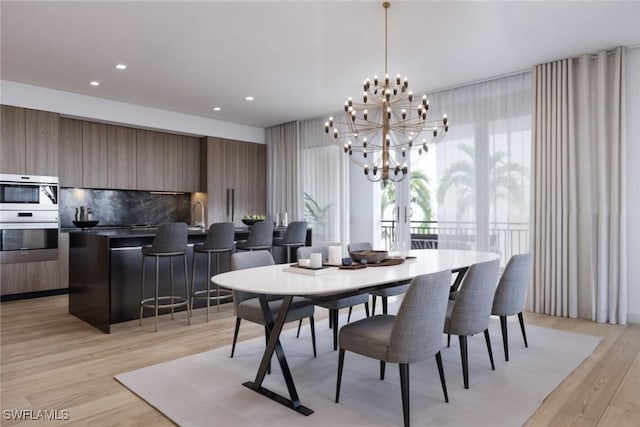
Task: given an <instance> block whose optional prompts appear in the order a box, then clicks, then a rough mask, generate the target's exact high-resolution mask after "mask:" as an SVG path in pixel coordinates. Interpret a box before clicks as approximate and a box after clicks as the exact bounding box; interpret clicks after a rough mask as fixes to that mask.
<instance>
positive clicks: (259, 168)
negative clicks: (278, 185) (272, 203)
mask: <svg viewBox="0 0 640 427" xmlns="http://www.w3.org/2000/svg"><path fill="white" fill-rule="evenodd" d="M266 162H267V159H266V147H265V146H264V145H262V144H253V143H249V142H241V141H234V140H228V139H223V138H211V137H210V138H207V204H208V212H209V214H208V223H212V222H219V221H233V222H234V223H236V224H237V225H243V224H242V221H241V219H242V217H243V216H244V215H247V214H260V215H264V214H266V208H267V206H266V188H267V187H266V185H267V184H266V181H267V176H266Z"/></svg>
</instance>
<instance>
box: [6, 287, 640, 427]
mask: <svg viewBox="0 0 640 427" xmlns="http://www.w3.org/2000/svg"><path fill="white" fill-rule="evenodd" d="M323 317H326V312H320V313H319V316H317V318H318V320H321V319H322V318H323ZM525 318H526V323H528V324H535V325H540V326H545V327H550V328H556V329H562V330H567V331H573V332H578V333H583V334H590V335H596V336H601V337H603V338H604V339H603V340H602V342H601V343H600V345H599V346H598V347H597V348H596V350H595V352H594V354H593V355H591V356H590V357H589V358H588V359H587V360H585V361H584V362H583V363H582V364H581V365H580V366H579V367H578V368H577V369H576V370H575V371H574V372H573V373H572V374H571V375H570V376H569V377H568V378H567V379H566V380H565V381H564V382H563V383H562V384H561V385H560V386H559V387H558V388H557V389H556V390H555V391H554V392H553V393H551V394H550V395H549V396H548V397H547V399H546V400H545V401H544V402H543V404H542V405H541V406H540V408H539V409H538V410H537V411H536V412H535V413H534V414H533V415H532V416H531V418H530V419H529V421H528V422H527V424H526V425H527V426H616V427H617V426H634V427H637V426H639V425H640V325H628V326H616V325H606V324H604V325H603V324H597V323H593V322H590V321H585V320H576V319H565V318H557V317H550V316H542V315H536V314H531V313H526V314H525ZM234 321H235V317H234V316H233V311H232V308H231V307H230V306H229V305H226V306H223V307H222V309H221V311H220V312H219V313H217V312H216V310H215V309H212V310H211V320H210V322H209V323H206V322H205V313H204V311H203V310H197V311H196V312H195V313H194V317H193V319H192V324H191V326H187V322H186V316H185V314H184V313H181V314H177V315H176V318H175V320H173V321H172V320H170V319H169V317H168V316H163V317H162V319H161V322H160V326H159V329H160V330H159V332H157V333H155V332H153V320H152V319H145V321H144V323H143V326H142V327H141V328H139V327H138V326H137V322H127V323H123V324H119V325H117V327H116V331H115V332H113V333H112V334H110V335H107V334H104V333H102V332H100V331H98V330H97V329H95V328H93V327H91V326H89V325H88V324H86V323H84V322H82V321H81V320H79V319H77V318H75V317H74V316H72V315H70V314H68V307H67V296H66V295H60V296H55V297H47V298H39V299H34V300H24V301H13V302H5V303H2V304H1V305H0V322H1V324H0V327H1V352H0V357H1V359H0V362H1V365H0V366H1V372H0V387H1V394H0V397H1V402H2V410H3V411H4V410H7V409H14V410H19V409H33V410H67V411H68V415H69V419H68V420H67V421H57V422H55V423H53V422H49V424H47V425H62V424H70V425H92V426H114V425H118V426H119V425H122V426H147V425H154V426H162V425H172V424H171V422H170V421H169V420H167V419H166V418H164V417H163V416H162V415H161V414H160V413H159V412H157V411H156V410H155V409H153V408H152V407H151V406H149V405H147V404H146V403H145V402H144V401H142V400H140V399H139V398H138V397H136V396H135V395H134V394H132V393H131V392H130V391H129V390H127V389H126V388H124V387H123V386H121V385H120V384H119V383H118V382H117V381H115V380H114V379H113V376H114V375H116V374H119V373H122V372H126V371H130V370H133V369H137V368H142V367H145V366H149V365H152V364H156V363H160V362H164V361H168V360H172V359H176V358H178V357H182V356H186V355H190V354H194V353H199V352H203V351H207V350H210V349H212V348H216V347H220V346H226V345H229V344H230V343H231V338H232V335H233V326H234ZM319 327H326V324H324V323H321V324H320V325H319ZM262 334H263V329H262V327H260V326H257V325H252V324H249V323H248V322H243V325H242V327H241V328H240V338H239V339H240V340H244V339H248V338H253V337H256V336H261V335H262ZM567 345H571V343H567ZM496 354H497V355H498V356H497V357H501V356H502V352H501V351H500V350H499V349H498V348H496ZM4 415H5V413H4V412H3V418H2V425H22V424H24V422H17V421H13V420H6V419H5V416H4ZM31 424H34V425H45V424H43V423H38V422H36V423H33V422H32V423H31Z"/></svg>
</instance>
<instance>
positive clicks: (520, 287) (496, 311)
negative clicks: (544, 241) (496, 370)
mask: <svg viewBox="0 0 640 427" xmlns="http://www.w3.org/2000/svg"><path fill="white" fill-rule="evenodd" d="M530 270H531V254H528V253H527V254H520V255H514V256H512V257H511V259H510V260H509V262H508V263H507V266H506V267H505V269H504V272H503V273H502V276H500V282H498V287H497V289H496V293H495V296H494V298H493V307H492V308H491V314H493V315H494V316H500V327H501V329H502V344H503V346H504V358H505V360H506V361H507V362H508V361H509V345H508V338H507V316H513V315H515V314H517V315H518V320H519V321H520V330H521V331H522V338H523V340H524V346H525V347H529V345H528V344H527V333H526V332H525V330H524V319H523V318H522V310H523V309H524V303H525V298H526V295H527V288H528V286H529V273H530Z"/></svg>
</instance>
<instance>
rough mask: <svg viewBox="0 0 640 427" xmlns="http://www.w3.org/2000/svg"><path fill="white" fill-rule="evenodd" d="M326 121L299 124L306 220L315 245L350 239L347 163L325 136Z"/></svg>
mask: <svg viewBox="0 0 640 427" xmlns="http://www.w3.org/2000/svg"><path fill="white" fill-rule="evenodd" d="M325 120H326V119H323V118H317V119H311V120H306V121H302V122H300V170H301V182H302V191H303V197H304V216H305V219H306V220H307V222H309V224H310V225H311V226H312V227H313V234H312V236H313V243H314V244H320V243H322V242H340V243H342V245H343V246H344V245H346V242H348V236H349V193H348V189H349V173H348V172H349V171H348V164H347V161H348V160H347V159H346V158H345V156H344V154H343V153H342V151H341V150H340V148H339V147H337V146H336V145H333V144H330V143H329V141H328V140H327V138H326V135H325V133H324V122H325Z"/></svg>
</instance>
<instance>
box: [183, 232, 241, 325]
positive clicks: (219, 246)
mask: <svg viewBox="0 0 640 427" xmlns="http://www.w3.org/2000/svg"><path fill="white" fill-rule="evenodd" d="M234 234H235V227H234V225H233V223H232V222H217V223H214V224H211V226H209V231H207V237H206V239H205V241H204V243H199V244H195V245H193V258H192V261H191V307H193V300H194V299H196V298H197V299H205V300H206V301H207V322H208V321H209V306H210V304H211V301H216V305H217V310H218V311H220V300H221V299H228V298H229V297H230V296H231V291H230V290H228V289H220V287H219V286H217V285H213V284H212V283H211V255H215V257H216V270H215V274H218V273H221V271H220V255H221V254H223V253H226V252H228V253H229V255H231V253H232V252H233V239H234ZM197 254H207V275H206V276H205V280H206V283H207V289H201V290H196V289H195V278H196V258H197V257H196V255H197ZM212 286H215V289H212V288H211V287H212ZM214 292H215V293H214Z"/></svg>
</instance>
